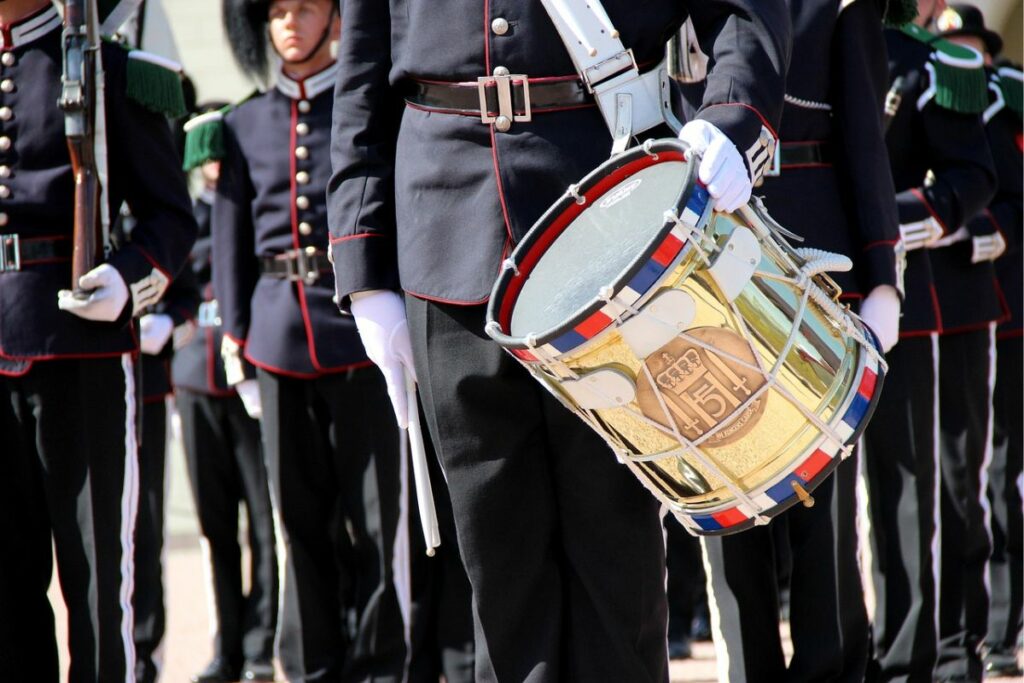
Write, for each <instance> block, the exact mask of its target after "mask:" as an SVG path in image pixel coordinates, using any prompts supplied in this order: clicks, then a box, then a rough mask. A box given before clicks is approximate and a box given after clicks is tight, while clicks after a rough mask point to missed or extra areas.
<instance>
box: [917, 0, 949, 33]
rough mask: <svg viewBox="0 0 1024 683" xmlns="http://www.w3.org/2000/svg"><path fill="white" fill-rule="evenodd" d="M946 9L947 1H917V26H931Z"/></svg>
mask: <svg viewBox="0 0 1024 683" xmlns="http://www.w3.org/2000/svg"><path fill="white" fill-rule="evenodd" d="M944 9H946V0H917V19H915V20H914V23H915V24H918V25H919V26H924V27H927V26H930V25H931V23H932V20H933V19H935V17H937V16H939V14H940V13H941V12H942V10H944Z"/></svg>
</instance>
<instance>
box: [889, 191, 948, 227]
mask: <svg viewBox="0 0 1024 683" xmlns="http://www.w3.org/2000/svg"><path fill="white" fill-rule="evenodd" d="M896 210H897V212H898V213H899V217H900V225H906V224H908V223H918V222H920V221H924V220H927V219H929V218H934V219H935V222H936V223H938V224H939V227H941V228H942V234H943V235H948V234H949V226H947V225H946V224H945V223H943V222H942V220H941V219H940V218H939V216H938V214H936V213H935V211H933V210H932V207H931V205H929V204H928V200H926V199H925V198H924V195H922V194H921V192H920V190H917V189H911V190H904V191H903V192H899V193H897V194H896Z"/></svg>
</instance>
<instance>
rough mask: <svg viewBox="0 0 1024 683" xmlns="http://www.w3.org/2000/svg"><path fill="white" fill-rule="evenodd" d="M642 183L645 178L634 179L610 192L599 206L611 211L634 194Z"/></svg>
mask: <svg viewBox="0 0 1024 683" xmlns="http://www.w3.org/2000/svg"><path fill="white" fill-rule="evenodd" d="M642 182H643V178H633V179H632V180H630V181H629V182H628V183H626V184H625V185H622V186H620V187H617V188H615V189H614V190H612V191H611V192H609V193H608V195H607V196H605V198H604V199H602V200H601V203H599V204H598V206H599V207H601V208H602V209H610V208H611V207H613V206H615V205H616V204H618V203H619V202H621V201H622V200H623V199H625V198H626V197H628V196H629V195H631V194H633V190H635V189H636V188H638V187H640V183H642Z"/></svg>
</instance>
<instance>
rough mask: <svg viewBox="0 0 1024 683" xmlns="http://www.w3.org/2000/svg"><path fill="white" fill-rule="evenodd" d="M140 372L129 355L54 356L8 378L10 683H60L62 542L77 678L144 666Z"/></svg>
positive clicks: (105, 680)
mask: <svg viewBox="0 0 1024 683" xmlns="http://www.w3.org/2000/svg"><path fill="white" fill-rule="evenodd" d="M132 366H133V361H132V359H131V357H130V356H128V355H125V356H122V357H119V358H104V359H90V360H54V361H44V362H37V363H35V364H34V365H33V366H32V368H31V370H29V372H28V373H27V374H25V375H24V376H21V377H13V378H12V377H0V434H2V435H3V437H2V438H3V447H2V448H0V472H2V473H3V474H2V476H0V538H3V539H4V553H5V554H4V559H3V560H2V561H0V672H2V674H0V675H2V677H3V678H4V680H11V681H33V682H39V683H56V681H57V680H58V671H57V669H58V664H57V646H56V640H55V635H54V621H53V611H52V610H51V608H50V603H49V601H48V600H47V596H46V591H47V588H48V587H49V585H50V577H51V573H52V552H53V550H52V548H53V547H55V548H56V557H57V569H58V572H59V575H60V583H61V590H62V592H63V594H64V601H65V603H66V604H67V608H68V645H69V649H70V654H71V662H70V674H69V677H68V680H69V682H70V683H124V681H125V678H126V674H127V673H128V672H130V671H133V670H134V668H135V645H134V643H133V641H132V623H133V616H132V608H131V604H132V577H133V574H134V571H133V568H132V557H133V554H132V536H133V530H134V526H135V511H136V505H137V496H138V471H137V469H136V467H137V460H136V458H137V451H136V425H135V410H136V391H135V380H134V371H133V367H132ZM51 539H52V542H53V546H51Z"/></svg>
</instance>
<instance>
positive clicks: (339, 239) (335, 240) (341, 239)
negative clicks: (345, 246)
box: [328, 232, 386, 244]
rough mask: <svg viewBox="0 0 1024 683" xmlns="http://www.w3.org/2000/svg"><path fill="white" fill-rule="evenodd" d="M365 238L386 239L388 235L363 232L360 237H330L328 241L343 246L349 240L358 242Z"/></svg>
mask: <svg viewBox="0 0 1024 683" xmlns="http://www.w3.org/2000/svg"><path fill="white" fill-rule="evenodd" d="M363 237H386V235H381V234H380V233H376V232H361V233H359V234H358V235H344V236H342V237H330V238H328V239H329V241H330V243H331V244H341V243H342V242H345V241H348V240H357V239H361V238H363Z"/></svg>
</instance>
